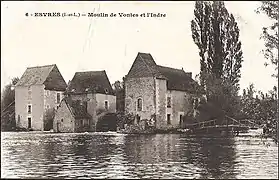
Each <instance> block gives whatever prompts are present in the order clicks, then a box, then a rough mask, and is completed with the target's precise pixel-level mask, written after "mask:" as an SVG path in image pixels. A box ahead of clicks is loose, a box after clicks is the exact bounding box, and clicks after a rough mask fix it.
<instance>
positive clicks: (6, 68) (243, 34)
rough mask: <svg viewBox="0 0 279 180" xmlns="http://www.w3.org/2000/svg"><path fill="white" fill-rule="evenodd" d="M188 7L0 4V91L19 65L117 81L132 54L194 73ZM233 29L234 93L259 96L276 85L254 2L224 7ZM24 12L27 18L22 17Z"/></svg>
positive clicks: (184, 4) (196, 70)
mask: <svg viewBox="0 0 279 180" xmlns="http://www.w3.org/2000/svg"><path fill="white" fill-rule="evenodd" d="M194 4H195V2H191V1H185V2H178V1H177V2H155V1H154V2H152V1H151V2H132V1H130V2H97V1H95V2H93V1H91V2H90V1H84V2H76V1H68V2H67V1H63V2H62V1H59V2H55V1H50V2H47V1H42V2H39V1H37V2H36V1H28V2H22V1H12V2H9V1H1V90H2V89H3V87H4V86H5V85H6V84H8V83H9V82H10V81H11V78H13V77H21V76H22V74H23V73H24V71H25V70H26V68H27V67H33V66H41V65H49V64H56V65H57V66H58V68H59V70H60V72H61V74H62V76H63V77H64V79H65V81H66V82H68V81H69V80H71V79H72V78H73V76H74V74H75V72H79V71H99V70H106V73H107V75H108V77H109V80H110V82H111V83H114V82H115V81H116V80H122V77H124V76H125V75H126V74H127V73H128V71H129V69H130V67H131V65H132V63H133V61H134V60H135V58H136V56H137V53H138V52H144V53H150V54H151V55H152V56H153V58H154V60H155V62H156V63H157V64H159V65H163V66H169V67H173V68H179V69H181V68H183V69H184V70H185V71H187V72H192V73H193V77H195V75H196V74H198V73H199V70H200V61H199V59H200V58H199V54H198V53H199V51H198V48H197V46H196V45H195V44H194V42H193V39H192V34H191V20H192V19H193V18H194ZM225 5H226V7H227V9H228V11H229V12H230V13H232V14H233V15H234V16H235V18H236V21H237V23H238V26H239V28H240V40H241V42H242V50H243V59H244V62H243V64H242V69H241V74H242V76H241V79H240V87H241V89H243V88H246V87H248V85H249V84H250V83H254V84H255V87H256V88H257V89H258V90H261V91H263V92H267V91H268V90H271V89H272V88H273V86H274V85H277V84H278V82H277V81H276V79H275V78H272V77H271V74H273V73H274V67H272V66H267V67H265V66H264V62H266V60H265V59H264V56H263V54H262V53H261V50H262V49H264V41H263V40H261V39H260V35H261V32H262V27H263V26H267V25H269V24H270V23H271V21H270V20H269V19H268V17H267V16H265V15H262V14H257V13H256V12H255V10H256V8H257V7H259V5H260V2H259V1H252V2H249V1H246V2H245V1H235V2H233V1H226V2H225ZM36 12H37V13H42V12H61V13H63V12H66V13H74V12H75V13H86V14H87V13H89V12H94V13H107V14H109V15H110V14H111V13H116V14H117V17H88V16H84V17H34V16H30V14H34V13H36ZM26 13H29V16H25V14H26ZM118 13H127V14H128V13H137V14H139V15H140V14H142V13H156V14H157V13H161V14H166V17H119V15H118Z"/></svg>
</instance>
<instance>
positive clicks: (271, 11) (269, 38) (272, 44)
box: [256, 1, 279, 78]
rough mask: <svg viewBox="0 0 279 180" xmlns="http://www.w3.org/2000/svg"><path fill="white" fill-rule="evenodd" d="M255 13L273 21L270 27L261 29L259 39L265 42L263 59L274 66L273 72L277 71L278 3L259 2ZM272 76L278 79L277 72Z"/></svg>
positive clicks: (278, 46)
mask: <svg viewBox="0 0 279 180" xmlns="http://www.w3.org/2000/svg"><path fill="white" fill-rule="evenodd" d="M256 12H257V13H263V14H266V15H267V16H268V17H269V18H270V19H271V20H272V21H273V23H272V25H271V26H269V27H263V33H262V36H261V38H262V39H264V41H265V49H264V50H263V52H264V55H265V58H266V59H267V60H270V62H271V64H273V65H274V66H275V70H278V48H279V40H278V28H279V23H278V21H279V2H278V1H261V6H260V7H259V8H258V9H257V10H256ZM266 64H267V63H266ZM273 76H274V77H276V78H278V72H277V74H273Z"/></svg>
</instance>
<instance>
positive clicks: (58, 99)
mask: <svg viewBox="0 0 279 180" xmlns="http://www.w3.org/2000/svg"><path fill="white" fill-rule="evenodd" d="M56 100H57V102H56V103H60V93H57V97H56Z"/></svg>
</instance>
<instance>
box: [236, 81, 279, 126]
mask: <svg viewBox="0 0 279 180" xmlns="http://www.w3.org/2000/svg"><path fill="white" fill-rule="evenodd" d="M256 93H257V94H256ZM277 101H278V100H277V87H276V86H274V88H273V90H271V91H269V93H266V94H264V93H263V92H261V91H258V92H257V91H256V90H255V88H254V85H253V84H250V85H249V87H248V88H247V89H246V90H245V89H244V90H243V94H242V98H241V107H242V108H241V113H243V114H244V118H248V119H254V120H255V121H256V123H258V124H267V123H268V122H270V123H271V124H276V119H277V118H276V112H277Z"/></svg>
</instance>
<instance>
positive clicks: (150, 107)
mask: <svg viewBox="0 0 279 180" xmlns="http://www.w3.org/2000/svg"><path fill="white" fill-rule="evenodd" d="M139 98H141V99H142V111H138V109H137V100H138V99H139ZM125 111H126V112H127V113H133V114H134V115H139V116H140V119H150V118H151V115H153V114H155V81H154V78H153V77H142V78H129V79H126V80H125ZM135 123H136V121H135Z"/></svg>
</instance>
